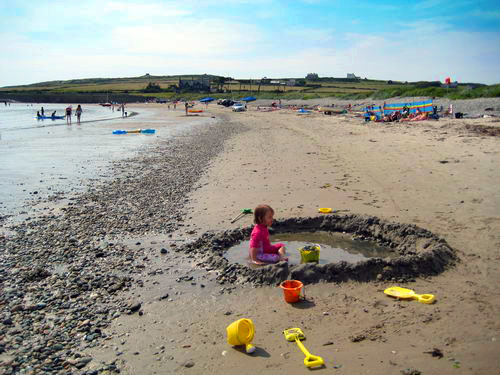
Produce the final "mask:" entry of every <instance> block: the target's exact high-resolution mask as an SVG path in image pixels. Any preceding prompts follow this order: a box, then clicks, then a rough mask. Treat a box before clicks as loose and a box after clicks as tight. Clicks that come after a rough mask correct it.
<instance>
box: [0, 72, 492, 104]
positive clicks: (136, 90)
mask: <svg viewBox="0 0 500 375" xmlns="http://www.w3.org/2000/svg"><path fill="white" fill-rule="evenodd" d="M198 77H200V76H198V75H194V76H149V75H146V76H142V77H130V78H93V79H77V80H69V81H51V82H40V83H36V84H31V85H24V86H10V87H2V88H0V93H1V94H8V93H17V94H19V93H33V94H63V93H78V94H94V95H95V94H101V95H102V94H106V95H109V96H110V97H111V98H112V97H113V94H128V95H140V96H148V97H157V98H170V99H173V98H179V97H182V98H186V99H199V98H202V97H204V96H207V95H210V96H212V97H216V98H223V97H233V98H234V97H241V96H248V95H253V96H255V97H257V98H263V99H273V98H283V99H313V98H319V97H338V98H346V99H362V98H367V97H371V98H374V99H385V98H390V97H396V96H410V97H411V96H432V97H449V98H452V99H460V98H464V99H467V98H478V97H499V96H500V85H498V84H497V85H490V86H487V85H481V84H459V85H458V87H456V88H442V87H440V84H439V82H413V83H411V82H410V83H408V82H396V81H394V82H392V81H389V82H387V81H381V80H369V79H345V78H333V77H332V78H319V79H317V80H314V81H309V80H308V81H306V80H304V79H300V78H299V79H296V84H295V85H287V84H284V83H285V82H288V81H289V79H281V80H280V81H281V83H277V82H273V83H271V82H270V81H271V80H270V79H268V80H267V81H262V82H259V81H258V80H249V79H224V78H223V77H218V76H208V78H209V79H210V81H211V90H210V93H208V92H199V91H185V90H184V91H179V90H177V91H176V90H175V88H176V87H177V86H178V84H179V78H184V79H191V78H194V79H197V78H198ZM206 77H207V76H205V78H206ZM272 81H276V80H272ZM150 83H153V84H155V85H157V86H156V87H157V91H158V92H151V91H147V90H145V89H146V86H147V85H148V84H150Z"/></svg>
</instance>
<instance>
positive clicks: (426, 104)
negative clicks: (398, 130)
mask: <svg viewBox="0 0 500 375" xmlns="http://www.w3.org/2000/svg"><path fill="white" fill-rule="evenodd" d="M405 106H407V107H408V108H409V109H410V113H416V112H417V109H418V110H420V112H432V99H429V100H423V101H420V102H413V103H392V104H385V105H384V115H390V114H391V113H392V112H396V111H399V112H403V108H404V107H405Z"/></svg>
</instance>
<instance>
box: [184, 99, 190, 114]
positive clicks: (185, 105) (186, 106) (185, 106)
mask: <svg viewBox="0 0 500 375" xmlns="http://www.w3.org/2000/svg"><path fill="white" fill-rule="evenodd" d="M188 107H189V104H188V102H186V103H184V108H185V109H186V116H187V115H188Z"/></svg>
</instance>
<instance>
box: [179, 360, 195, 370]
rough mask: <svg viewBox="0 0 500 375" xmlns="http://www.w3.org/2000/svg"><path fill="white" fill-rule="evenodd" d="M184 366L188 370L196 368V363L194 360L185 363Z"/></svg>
mask: <svg viewBox="0 0 500 375" xmlns="http://www.w3.org/2000/svg"><path fill="white" fill-rule="evenodd" d="M182 366H183V367H186V368H191V367H193V366H194V362H193V361H192V360H189V361H186V362H183V363H182Z"/></svg>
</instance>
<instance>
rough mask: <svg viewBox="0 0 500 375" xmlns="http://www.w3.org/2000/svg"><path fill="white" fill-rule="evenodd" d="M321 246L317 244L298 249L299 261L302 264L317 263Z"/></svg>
mask: <svg viewBox="0 0 500 375" xmlns="http://www.w3.org/2000/svg"><path fill="white" fill-rule="evenodd" d="M320 251H321V246H320V245H318V244H312V245H306V246H303V247H301V248H300V249H299V253H300V261H301V262H302V263H310V262H319V252H320Z"/></svg>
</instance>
